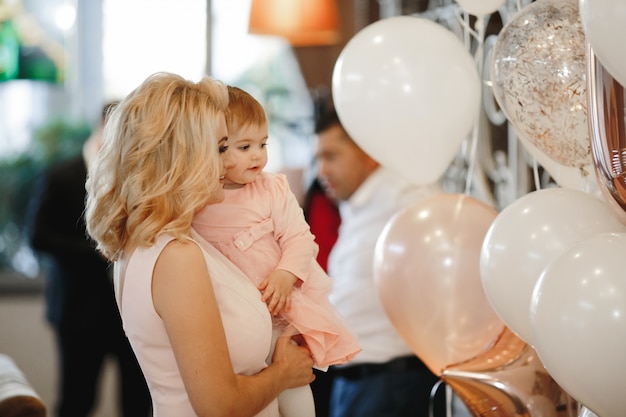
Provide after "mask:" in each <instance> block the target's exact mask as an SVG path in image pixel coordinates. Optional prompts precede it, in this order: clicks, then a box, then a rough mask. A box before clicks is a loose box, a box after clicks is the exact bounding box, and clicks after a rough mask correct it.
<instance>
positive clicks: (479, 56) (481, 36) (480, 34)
mask: <svg viewBox="0 0 626 417" xmlns="http://www.w3.org/2000/svg"><path fill="white" fill-rule="evenodd" d="M465 14H466V15H467V13H465ZM486 20H487V16H477V17H476V24H475V26H476V31H472V34H473V36H474V38H475V39H476V42H477V46H476V53H475V55H474V62H475V63H476V69H477V72H478V76H479V78H480V80H482V73H483V61H484V57H483V52H484V49H483V44H484V41H485V29H486V24H485V23H486ZM482 91H483V89H482V85H481V86H480V95H481V97H482ZM481 102H482V99H481ZM480 111H481V110H480V108H479V111H478V112H477V113H476V115H475V118H474V127H473V128H472V137H471V146H470V154H469V158H468V159H469V161H468V168H467V178H466V180H465V195H470V189H471V185H472V176H473V174H474V169H475V166H476V153H477V150H478V135H479V133H480V132H479V130H480V123H479V121H480Z"/></svg>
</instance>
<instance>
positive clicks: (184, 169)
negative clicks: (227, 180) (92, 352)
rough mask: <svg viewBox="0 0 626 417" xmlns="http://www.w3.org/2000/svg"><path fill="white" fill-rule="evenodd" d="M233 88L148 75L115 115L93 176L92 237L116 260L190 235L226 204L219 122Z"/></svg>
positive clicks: (89, 225)
mask: <svg viewBox="0 0 626 417" xmlns="http://www.w3.org/2000/svg"><path fill="white" fill-rule="evenodd" d="M227 104H228V92H227V89H226V86H225V85H224V84H223V83H221V82H219V81H216V80H213V79H211V78H208V77H205V78H203V79H202V80H201V81H199V82H198V83H194V82H191V81H188V80H185V79H184V78H182V77H180V76H178V75H175V74H170V73H157V74H154V75H151V76H150V77H148V78H147V79H146V80H145V81H144V82H143V83H142V84H141V85H140V86H139V87H138V88H136V89H135V90H134V91H133V92H131V93H130V94H129V95H128V96H127V97H126V98H125V99H124V100H122V101H121V102H120V103H119V104H118V105H117V106H116V107H115V109H114V110H113V111H112V112H111V113H110V116H109V119H108V121H107V123H106V126H105V128H104V131H103V145H102V149H101V150H100V151H99V153H98V156H97V157H96V159H95V160H94V162H93V163H92V164H91V166H90V167H89V174H88V177H87V184H86V187H87V208H86V218H87V231H88V233H89V234H90V235H91V237H92V238H93V239H94V240H95V241H96V242H97V245H98V249H99V250H100V251H101V252H102V254H103V255H104V256H106V257H107V258H108V259H110V260H116V259H117V258H118V257H119V256H120V254H121V251H122V250H123V249H124V247H126V245H131V246H133V247H135V246H150V245H152V244H154V242H155V240H156V238H157V236H158V235H159V234H161V233H168V234H171V235H173V236H174V237H176V238H185V237H188V235H189V233H190V227H191V220H192V218H193V215H194V214H195V213H196V211H198V210H199V209H200V208H202V207H204V206H205V205H206V204H209V203H215V202H219V201H221V199H222V198H223V193H222V192H221V185H220V183H219V175H220V171H221V165H220V161H219V149H218V141H219V140H220V139H221V138H218V137H217V135H218V131H217V128H218V121H219V120H220V119H219V118H221V117H224V111H225V109H226V106H227Z"/></svg>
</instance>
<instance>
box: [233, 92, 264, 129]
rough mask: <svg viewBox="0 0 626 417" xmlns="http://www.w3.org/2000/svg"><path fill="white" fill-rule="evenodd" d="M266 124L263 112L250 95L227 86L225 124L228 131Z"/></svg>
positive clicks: (259, 104)
mask: <svg viewBox="0 0 626 417" xmlns="http://www.w3.org/2000/svg"><path fill="white" fill-rule="evenodd" d="M265 123H267V117H266V115H265V110H264V109H263V106H261V103H259V102H258V101H257V100H256V99H255V98H254V97H253V96H252V95H251V94H250V93H248V92H246V91H244V90H242V89H241V88H239V87H234V86H231V85H229V86H228V108H227V109H226V124H227V125H228V129H235V130H239V129H243V128H246V127H248V126H261V125H264V124H265Z"/></svg>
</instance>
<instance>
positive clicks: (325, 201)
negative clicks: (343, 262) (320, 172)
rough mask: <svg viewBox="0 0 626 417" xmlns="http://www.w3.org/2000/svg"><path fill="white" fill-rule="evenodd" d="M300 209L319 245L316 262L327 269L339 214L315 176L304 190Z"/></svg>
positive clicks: (339, 217) (336, 232) (334, 203)
mask: <svg viewBox="0 0 626 417" xmlns="http://www.w3.org/2000/svg"><path fill="white" fill-rule="evenodd" d="M302 210H303V211H304V218H305V220H306V221H307V223H308V224H309V226H310V227H311V233H313V236H315V243H317V245H318V246H319V252H318V254H317V262H318V263H319V264H320V266H321V267H322V268H323V269H324V271H328V255H329V254H330V250H331V249H332V248H333V246H334V245H335V242H336V241H337V237H338V235H339V225H340V224H341V216H340V215H339V208H338V207H337V202H335V201H334V200H333V199H332V198H330V197H328V195H327V194H326V191H324V188H323V187H322V184H321V183H320V181H319V179H318V178H317V177H315V178H314V179H313V181H312V182H311V184H310V185H309V187H308V188H307V190H306V193H305V195H304V202H303V203H302Z"/></svg>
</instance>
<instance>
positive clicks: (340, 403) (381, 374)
mask: <svg viewBox="0 0 626 417" xmlns="http://www.w3.org/2000/svg"><path fill="white" fill-rule="evenodd" d="M394 362H395V363H394ZM351 368H352V369H351ZM438 381H439V378H438V377H437V376H435V375H434V374H433V373H432V372H430V370H429V369H428V368H427V367H426V366H425V365H424V364H423V363H421V361H419V359H417V358H414V357H410V358H401V359H400V361H399V362H398V361H392V362H389V363H387V364H364V365H353V366H348V367H346V368H345V369H343V370H341V369H339V368H338V369H336V370H335V375H334V381H333V386H332V392H331V399H330V416H331V417H428V416H429V415H430V414H429V410H430V408H431V407H432V409H433V414H432V416H434V417H444V416H445V415H446V409H445V408H446V407H445V395H439V394H438V395H436V396H434V397H433V398H432V399H431V391H432V388H433V387H434V386H435V385H436V384H437V383H438Z"/></svg>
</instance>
